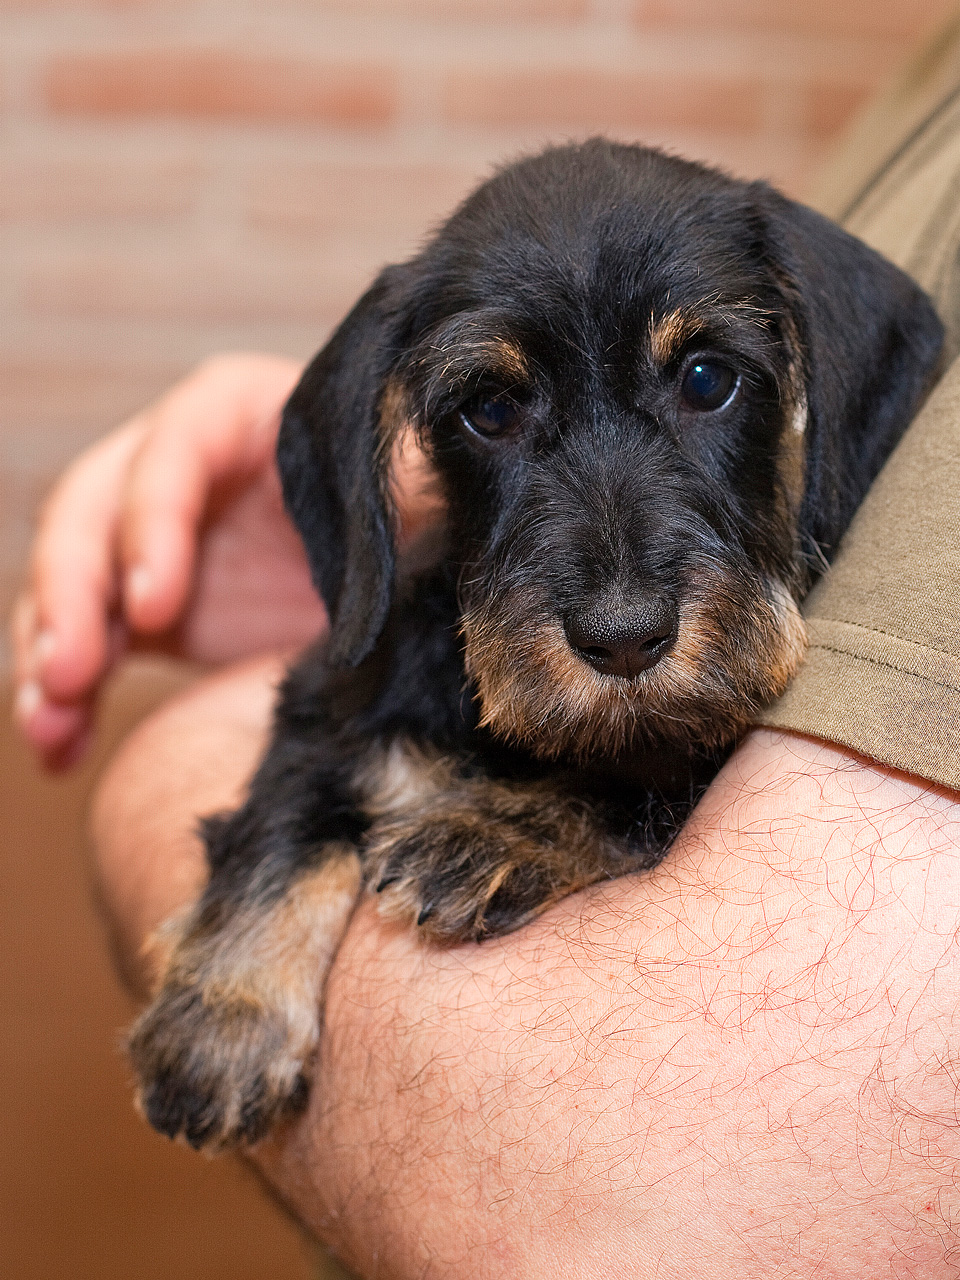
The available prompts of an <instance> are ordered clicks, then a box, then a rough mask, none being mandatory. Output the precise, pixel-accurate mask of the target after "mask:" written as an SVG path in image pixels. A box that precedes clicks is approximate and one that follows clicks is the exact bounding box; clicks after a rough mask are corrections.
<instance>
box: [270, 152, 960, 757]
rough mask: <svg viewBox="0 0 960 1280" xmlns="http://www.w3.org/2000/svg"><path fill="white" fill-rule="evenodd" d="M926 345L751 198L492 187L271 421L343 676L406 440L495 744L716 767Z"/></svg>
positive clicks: (496, 182)
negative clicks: (430, 500)
mask: <svg viewBox="0 0 960 1280" xmlns="http://www.w3.org/2000/svg"><path fill="white" fill-rule="evenodd" d="M940 339H941V332H940V326H939V323H938V321H937V319H936V317H935V315H934V313H933V311H932V309H931V307H930V305H929V303H928V302H927V300H926V298H925V297H924V296H923V294H922V293H921V292H920V290H919V289H917V288H916V286H915V285H914V284H913V283H912V282H911V281H910V280H909V279H908V278H907V277H905V276H904V275H903V274H902V273H900V272H899V271H897V270H896V269H895V268H894V267H892V266H891V265H890V264H888V263H887V262H885V261H884V260H883V259H881V258H879V257H878V256H877V255H876V254H874V253H872V252H871V251H870V250H869V249H867V248H866V247H865V246H864V245H862V244H860V243H859V242H858V241H855V240H853V239H852V238H851V237H849V236H847V235H845V234H844V233H843V232H842V231H841V230H839V229H838V228H837V227H835V226H833V225H832V224H831V223H829V222H827V221H826V220H824V219H822V218H820V217H819V216H817V215H816V214H814V213H812V212H811V211H809V210H807V209H804V208H802V207H801V206H798V205H795V204H792V203H791V202H789V201H787V200H785V199H783V198H782V197H780V196H779V195H777V194H776V193H775V192H773V191H772V190H770V189H769V188H767V187H766V186H764V185H762V184H744V183H739V182H736V181H734V180H732V179H729V178H727V177H725V176H723V175H721V174H718V173H716V172H713V171H711V170H708V169H705V168H703V167H702V166H699V165H694V164H690V163H687V162H685V161H681V160H678V159H675V158H672V157H668V156H664V155H662V154H661V153H659V152H656V151H651V150H648V149H644V148H639V147H624V146H617V145H614V144H610V143H606V142H603V141H599V140H597V141H594V142H590V143H587V144H584V145H582V146H569V147H562V148H557V149H553V150H550V151H547V152H546V153H544V154H543V155H540V156H537V157H534V158H532V159H529V160H524V161H521V162H520V163H519V164H516V165H513V166H511V167H509V168H507V169H504V170H503V171H502V172H500V173H499V174H497V175H496V176H495V177H494V178H493V179H491V180H490V181H489V182H487V183H485V184H484V185H483V186H482V187H481V188H480V189H479V190H478V191H477V192H476V193H474V195H473V196H471V197H470V198H469V199H468V200H467V201H466V202H465V203H464V204H463V205H462V206H461V207H460V209H458V210H457V212H456V213H455V214H454V215H453V217H452V218H451V219H450V220H449V222H448V223H447V224H446V225H445V226H444V227H443V228H442V229H441V230H440V231H439V232H438V234H437V235H436V236H435V237H434V239H433V240H432V241H431V242H430V243H429V244H428V245H427V246H426V248H425V249H424V250H423V252H422V253H421V254H420V255H419V256H418V257H417V258H416V259H414V260H413V261H412V262H410V263H407V264H405V265H403V266H401V267H392V268H389V269H388V270H387V271H385V272H384V273H383V274H382V275H381V276H380V277H379V279H378V280H377V281H376V283H375V284H374V285H373V287H372V288H371V290H370V291H369V292H368V293H367V294H366V295H365V296H364V297H363V298H362V299H361V300H360V302H359V303H358V304H357V306H356V307H355V308H354V310H353V312H352V313H351V314H350V315H349V316H348V317H347V319H346V321H345V322H344V324H343V325H342V326H341V328H340V329H339V330H338V332H337V333H336V334H335V335H334V337H333V339H332V340H331V342H330V343H329V345H328V346H327V347H326V348H325V349H324V351H322V352H321V353H320V355H319V356H318V357H317V359H316V360H315V361H314V363H313V364H312V365H311V366H310V368H309V369H308V370H307V372H306V374H305V375H304V378H303V381H302V382H301V384H300V386H299V387H298V388H297V390H296V391H295V393H294V395H293V397H292V398H291V401H290V404H289V406H288V408H287V411H286V413H285V417H284V423H283V429H282V432H281V440H280V450H279V459H280V466H281V473H282V475H283V479H284V486H285V493H286V496H287V501H288V504H289V506H290V510H291V512H292V514H293V517H294V519H295V520H296V522H297V524H298V526H299V528H300V530H301V533H302V534H303V537H304V540H305V543H306V546H307V550H308V553H309V555H310V559H311V564H312V566H313V570H314V574H315V577H316V580H317V584H318V586H319V588H320V590H321V591H322V592H323V594H324V596H325V598H326V599H327V601H328V604H329V605H330V606H331V613H332V616H333V638H332V646H333V654H334V656H335V659H337V660H340V661H342V662H345V663H356V662H359V661H361V660H362V658H363V657H364V656H365V655H366V654H367V653H368V652H369V651H370V649H371V648H372V646H373V645H374V643H375V642H376V639H377V637H378V635H379V634H380V631H381V630H382V627H383V624H384V621H385V618H386V614H387V611H388V609H389V605H390V599H391V591H392V577H393V533H392V529H391V520H390V515H389V503H388V499H387V493H386V490H387V464H388V458H389V453H390V449H391V447H392V444H393V443H394V441H395V438H396V436H397V433H398V432H399V431H402V430H405V429H412V430H414V431H415V432H416V433H417V437H418V439H419V442H420V444H421V446H422V447H423V449H424V450H425V452H426V454H427V455H428V457H429V459H430V461H431V463H432V466H433V467H434V468H435V470H436V473H437V475H438V477H439V480H440V483H441V485H442V487H443V489H444V491H445V493H446V497H447V502H448V507H449V517H448V519H449V551H450V554H451V556H452V557H453V559H454V562H455V565H456V567H457V569H458V570H459V573H460V583H461V586H460V593H461V604H462V610H463V636H464V643H465V649H466V660H467V667H468V670H469V672H470V674H471V676H472V677H473V679H474V681H475V683H476V687H477V690H478V694H479V697H480V701H481V704H482V715H483V719H484V721H485V723H487V724H489V725H490V726H491V727H492V728H493V729H494V730H495V731H496V732H498V733H499V734H501V735H502V736H504V737H507V738H509V739H513V740H516V741H519V742H521V743H523V744H525V745H526V746H528V747H529V748H531V749H532V750H533V751H535V752H536V753H538V754H540V755H542V756H544V757H560V756H563V757H568V758H580V759H586V758H590V757H593V756H604V757H609V756H613V755H618V754H621V753H628V752H631V751H636V750H638V749H643V748H646V749H651V748H652V749H656V748H657V746H658V745H659V744H664V745H666V744H671V745H672V746H679V747H683V746H685V745H689V744H697V745H698V746H701V747H712V746H718V745H720V744H721V743H723V742H725V741H728V740H729V739H731V738H732V737H734V736H735V735H736V734H737V733H738V732H739V731H740V730H741V729H742V728H743V727H744V726H745V725H746V724H747V723H748V722H749V720H750V718H751V716H752V715H753V713H754V712H755V711H756V709H757V708H758V707H759V706H760V705H762V704H763V703H764V702H765V701H767V700H768V699H770V698H771V697H773V696H775V695H776V694H777V693H778V692H780V691H781V690H782V689H783V687H784V686H785V685H786V683H787V681H788V679H789V678H790V676H791V675H792V674H793V672H794V670H795V669H796V667H797V665H798V664H799V662H800V660H801V657H802V652H803V646H804V637H803V627H802V623H801V621H800V617H799V612H798V607H797V606H798V602H799V600H800V599H801V598H802V596H803V594H804V593H805V591H806V590H807V588H808V587H809V585H810V582H811V581H812V578H813V577H814V576H815V574H816V573H817V572H818V569H819V567H820V566H821V565H822V564H824V563H826V561H827V560H829V558H830V556H831V554H832V552H833V551H834V549H835V547H836V544H837V541H838V540H839V537H840V535H841V533H842V531H843V529H844V528H845V526H846V524H847V523H848V521H849V519H850V517H851V515H852V513H853V511H854V510H855V508H856V505H857V504H858V502H859V501H860V499H861V497H862V496H863V493H864V492H865V490H866V488H867V486H868V485H869V483H870V481H871V480H872V478H873V476H874V475H875V474H876V472H877V471H878V470H879V468H880V466H881V465H882V463H883V461H884V460H885V458H886V456H887V455H888V453H889V452H890V449H891V448H892V447H893V445H894V443H895V442H896V440H897V439H898V437H899V435H900V434H901V432H902V431H903V429H904V428H905V427H906V425H907V423H908V421H909V419H910V417H911V415H912V413H913V412H914V410H915V409H916V407H917V405H918V404H919V402H920V400H921V398H922V395H923V393H924V390H925V388H926V386H927V385H928V383H929V381H930V378H931V375H932V371H933V368H934V365H935V362H936V359H937V355H938V352H939V347H940Z"/></svg>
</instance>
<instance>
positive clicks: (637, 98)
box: [443, 67, 765, 130]
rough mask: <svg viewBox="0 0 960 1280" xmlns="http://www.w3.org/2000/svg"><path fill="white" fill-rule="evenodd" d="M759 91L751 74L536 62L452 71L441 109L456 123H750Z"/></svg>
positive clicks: (731, 126)
mask: <svg viewBox="0 0 960 1280" xmlns="http://www.w3.org/2000/svg"><path fill="white" fill-rule="evenodd" d="M764 93H765V86H764V85H763V84H762V83H761V82H760V81H758V80H753V79H749V78H741V79H737V80H726V79H716V78H711V77H709V76H698V77H696V78H692V77H688V76H662V77H657V76H651V75H646V74H644V73H642V72H616V71H590V70H576V69H563V70H559V69H557V70H550V69H542V68H538V67H530V68H522V69H511V70H507V71H487V70H473V69H471V70H469V71H466V70H464V71H460V72H456V73H453V72H451V73H449V74H448V75H447V76H446V77H445V80H444V84H443V101H444V109H445V112H446V115H447V117H448V119H449V120H451V121H453V122H455V123H457V124H476V125H513V126H517V125H520V126H522V125H534V126H567V127H573V128H577V129H618V128H619V129H643V128H653V127H664V126H665V127H668V128H682V129H709V130H724V129H728V130H751V129H756V128H759V126H760V123H761V120H762V116H763V102H764Z"/></svg>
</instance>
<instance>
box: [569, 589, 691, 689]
mask: <svg viewBox="0 0 960 1280" xmlns="http://www.w3.org/2000/svg"><path fill="white" fill-rule="evenodd" d="M678 621H679V619H678V615H677V606H676V602H675V601H673V600H671V599H670V598H669V597H668V596H650V597H648V598H647V599H644V600H641V601H637V602H635V603H634V604H632V605H631V606H629V607H628V608H619V609H617V610H616V611H615V612H614V611H611V610H610V609H603V608H592V609H585V610H582V611H580V612H577V613H570V614H568V615H567V616H566V618H565V619H564V623H563V629H564V631H565V632H566V635H567V640H568V641H569V644H570V647H571V649H573V651H574V652H575V653H576V654H577V655H578V656H579V657H581V658H583V659H584V661H586V662H589V663H590V665H591V667H593V669H594V670H595V671H599V672H600V673H601V674H602V675H605V676H620V677H621V679H624V680H631V679H633V678H634V677H635V676H638V675H640V673H641V672H642V671H647V670H648V669H649V668H650V667H653V666H656V664H657V663H658V662H659V661H660V659H661V658H662V657H663V656H664V654H665V653H668V652H669V650H670V649H672V648H673V646H674V644H675V642H676V639H677V624H678Z"/></svg>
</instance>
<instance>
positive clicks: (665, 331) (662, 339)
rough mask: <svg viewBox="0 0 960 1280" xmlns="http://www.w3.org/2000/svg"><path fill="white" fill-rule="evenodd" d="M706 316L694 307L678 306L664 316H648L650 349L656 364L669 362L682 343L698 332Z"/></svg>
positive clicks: (702, 326) (703, 324)
mask: <svg viewBox="0 0 960 1280" xmlns="http://www.w3.org/2000/svg"><path fill="white" fill-rule="evenodd" d="M705 324H706V317H705V316H704V315H703V314H702V313H701V312H699V311H697V310H696V309H695V308H694V307H678V308H677V309H676V310H675V311H670V312H668V314H667V315H665V316H660V317H659V318H658V317H656V316H651V317H650V350H651V351H652V352H653V358H654V360H656V362H657V363H658V364H669V363H670V361H671V360H672V359H673V358H674V357H675V356H676V355H677V354H678V353H679V352H680V350H681V349H682V348H683V346H684V344H685V343H687V342H689V341H690V339H691V338H692V337H694V335H695V334H697V333H699V332H700V330H701V329H703V328H704V326H705Z"/></svg>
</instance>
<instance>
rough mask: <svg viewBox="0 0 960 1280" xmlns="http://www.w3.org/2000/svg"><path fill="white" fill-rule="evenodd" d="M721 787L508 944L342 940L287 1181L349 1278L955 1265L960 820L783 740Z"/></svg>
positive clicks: (369, 928) (904, 786) (850, 764)
mask: <svg viewBox="0 0 960 1280" xmlns="http://www.w3.org/2000/svg"><path fill="white" fill-rule="evenodd" d="M838 767H839V769H840V772H837V770H838ZM739 769H740V771H741V772H742V775H743V778H744V779H745V781H746V787H745V790H744V794H743V796H742V797H740V798H736V796H737V792H738V789H739V788H738V784H737V773H736V771H735V770H736V766H735V768H734V770H728V771H727V772H726V774H725V777H724V778H723V779H722V780H721V782H720V783H719V784H718V786H717V787H716V788H715V789H714V792H713V793H712V796H711V797H710V798H709V800H708V802H707V805H706V806H705V808H704V810H702V811H701V814H700V815H699V819H698V821H697V823H696V825H695V827H694V828H693V829H692V830H690V831H688V832H687V833H686V835H685V837H684V838H683V839H682V841H681V842H680V844H679V846H678V848H677V849H676V850H675V852H674V854H673V855H672V856H671V858H670V859H669V860H668V862H666V863H665V864H664V865H663V866H662V867H661V868H660V869H659V870H658V871H657V872H655V873H654V874H652V875H649V876H646V877H643V878H639V877H638V878H633V879H630V880H624V881H618V882H616V883H614V884H611V885H609V886H607V887H605V888H602V889H597V890H593V891H591V892H589V893H588V894H584V895H579V896H578V897H576V898H573V899H570V900H568V901H567V902H566V903H564V904H562V905H561V907H560V908H559V909H557V910H555V911H554V912H552V913H551V914H550V915H549V916H548V917H546V918H544V919H543V920H541V921H539V922H538V923H536V924H535V925H533V926H531V927H530V928H528V929H526V930H524V931H522V932H521V933H519V934H517V935H515V936H513V937H510V938H507V939H502V940H498V941H493V942H489V943H485V944H484V945H483V946H481V947H471V948H464V949H459V950H457V951H450V952H442V953H438V952H436V951H432V950H429V949H426V948H423V947H421V946H419V945H418V943H417V941H416V939H415V938H414V937H412V936H411V935H410V934H409V933H407V932H405V931H399V932H395V931H390V930H387V929H386V928H385V926H383V925H382V924H381V923H380V922H379V921H378V920H377V919H376V917H375V915H374V913H373V911H372V909H371V908H366V909H365V911H364V913H363V914H361V916H360V917H359V918H358V919H357V920H356V921H355V923H354V927H353V929H352V930H351V932H350V934H349V935H348V938H347V941H346V943H345V945H344V947H343V948H342V950H341V953H340V957H339V960H338V963H337V966H336V968H335V970H334V974H333V977H332V981H331V984H330V988H329V996H328V1008H327V1026H326V1038H325V1042H324V1056H323V1059H322V1061H321V1064H320V1068H319V1070H318V1073H317V1078H316V1083H315V1088H314V1094H313V1101H312V1106H311V1112H310V1114H309V1116H308V1117H307V1119H306V1120H305V1121H304V1122H303V1123H301V1124H300V1126H299V1127H298V1129H297V1131H296V1133H295V1134H294V1135H293V1138H292V1140H291V1141H290V1143H289V1145H287V1146H281V1147H280V1149H279V1150H280V1152H281V1160H280V1163H279V1165H278V1166H277V1170H278V1172H277V1175H276V1176H278V1177H279V1179H280V1181H281V1182H282V1183H284V1184H285V1185H287V1186H295V1187H297V1188H298V1190H297V1193H296V1202H297V1204H298V1206H299V1208H300V1211H301V1212H302V1213H303V1214H304V1215H305V1216H306V1217H307V1218H308V1220H309V1221H310V1222H311V1223H312V1224H313V1225H314V1227H315V1228H316V1229H317V1230H318V1231H320V1232H321V1233H322V1234H326V1235H328V1236H331V1237H332V1238H333V1240H334V1241H335V1242H336V1243H337V1244H338V1245H339V1247H340V1248H341V1249H342V1250H343V1252H344V1255H345V1256H346V1257H348V1258H351V1259H352V1260H353V1261H354V1263H355V1265H357V1266H358V1267H359V1268H360V1269H361V1270H362V1272H363V1273H364V1274H369V1275H374V1274H376V1275H382V1276H394V1275H396V1276H408V1275H430V1276H457V1277H459V1276H466V1275H470V1276H471V1277H473V1276H523V1277H529V1276H544V1277H546V1276H551V1277H552V1276H557V1277H559V1276H569V1275H571V1274H578V1275H584V1276H599V1275H617V1276H637V1277H640V1276H642V1277H653V1276H658V1277H664V1276H669V1277H681V1276H683V1277H688V1276H690V1275H696V1276H698V1278H699V1280H714V1278H716V1280H734V1278H736V1280H752V1278H753V1277H758V1278H759V1277H761V1276H762V1277H764V1278H765V1280H766V1278H767V1277H769V1276H770V1275H772V1274H777V1275H783V1276H791V1277H794V1276H795V1277H807V1276H810V1277H812V1276H814V1275H820V1274H822V1268H823V1266H824V1265H825V1266H826V1268H827V1271H828V1273H831V1274H833V1273H835V1274H840V1275H851V1276H852V1275H857V1276H878V1277H879V1276H887V1275H896V1276H899V1275H903V1276H918V1277H919V1276H923V1277H940V1276H944V1277H946V1276H948V1275H951V1274H953V1272H952V1269H951V1268H952V1263H951V1262H950V1260H949V1257H948V1251H949V1250H950V1249H951V1248H953V1247H955V1245H956V1244H957V1243H958V1242H957V1239H956V1235H955V1234H954V1233H955V1231H956V1216H957V1205H958V1197H957V1193H956V1190H955V1186H956V1169H957V1159H958V1157H960V1140H958V1138H957V1135H956V1112H955V1071H954V1069H953V1068H952V1067H951V1066H950V1065H949V1064H950V1062H951V1061H952V1055H951V1049H950V1043H951V1039H952V1036H951V1033H950V1027H951V1025H952V1020H953V1014H954V1010H955V1008H956V992H957V978H956V976H955V975H956V973H957V965H956V958H957V957H956V947H957V944H956V941H955V938H954V932H955V930H956V927H957V924H958V921H960V884H958V878H957V874H956V871H955V868H954V865H953V864H954V860H955V859H954V853H953V849H954V848H955V847H956V843H957V838H958V836H960V831H958V828H957V817H958V811H957V806H956V805H955V804H954V803H953V802H952V801H950V800H948V799H946V798H943V797H936V796H931V795H929V794H924V793H923V792H922V791H920V790H919V788H917V787H915V786H913V785H912V784H911V783H909V782H907V781H905V780H902V779H899V778H897V777H894V776H890V775H883V774H879V773H876V772H874V771H872V770H870V769H869V768H866V769H865V768H863V767H861V765H860V764H859V763H857V762H855V761H851V760H850V759H849V758H848V757H845V756H843V755H842V754H841V753H839V752H835V751H833V750H831V749H829V748H821V747H819V746H817V745H815V744H813V743H809V742H805V741H803V740H800V739H794V740H790V739H787V740H786V741H778V740H776V739H774V738H772V737H770V736H767V735H764V736H762V737H761V736H759V735H758V736H757V738H755V739H754V740H753V742H752V743H751V744H750V746H749V747H748V748H747V749H746V750H745V751H744V752H742V753H741V756H740V763H739ZM788 806H790V807H788ZM793 813H795V814H800V815H803V816H802V817H801V818H794V817H790V818H786V817H785V815H787V814H793ZM928 1206H929V1207H928ZM375 1254H376V1256H375ZM378 1268H379V1269H378ZM898 1268H899V1269H898Z"/></svg>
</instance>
